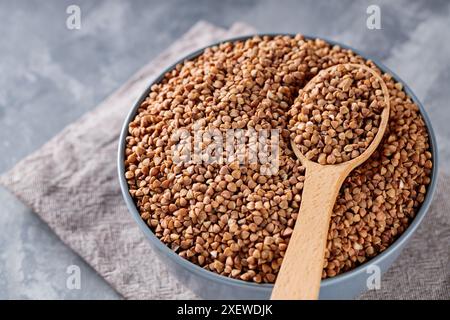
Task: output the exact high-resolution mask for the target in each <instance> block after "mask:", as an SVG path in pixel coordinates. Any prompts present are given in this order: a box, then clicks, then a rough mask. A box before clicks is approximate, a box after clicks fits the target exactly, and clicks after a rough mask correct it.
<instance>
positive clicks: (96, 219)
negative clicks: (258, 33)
mask: <svg viewBox="0 0 450 320" xmlns="http://www.w3.org/2000/svg"><path fill="white" fill-rule="evenodd" d="M252 32H254V29H253V28H251V27H249V26H246V25H243V24H236V25H234V26H233V27H231V29H230V30H224V29H221V28H218V27H216V26H213V25H211V24H208V23H205V22H200V23H198V24H196V25H195V26H194V27H193V28H191V29H190V30H189V31H188V32H187V33H186V34H185V35H184V36H182V37H181V38H180V39H179V40H178V41H176V42H175V43H174V44H173V45H172V46H171V47H170V48H168V49H167V50H166V51H165V52H164V53H162V54H161V55H160V56H159V57H157V58H156V59H154V60H153V61H152V62H150V63H149V64H147V65H146V66H144V68H143V69H141V70H140V71H138V72H137V73H136V74H135V75H134V76H132V77H131V78H130V80H128V81H127V82H126V83H125V84H124V85H123V86H122V87H121V88H120V89H118V90H117V91H116V92H115V93H113V94H112V95H111V96H110V97H108V98H107V99H106V100H105V101H104V102H102V103H101V104H100V105H99V106H98V107H97V108H96V109H94V110H93V111H92V112H89V113H87V114H86V115H85V116H83V117H82V118H81V119H79V120H78V121H76V122H75V123H73V124H71V125H69V126H68V127H66V128H65V129H64V130H63V131H62V132H61V133H60V134H58V135H57V136H56V137H54V138H53V139H52V140H50V141H49V142H48V143H47V144H45V145H44V146H43V147H42V148H41V149H39V150H38V151H36V152H35V153H33V154H32V155H30V156H28V157H27V158H25V159H24V160H22V161H21V162H19V163H18V164H17V165H16V166H15V167H14V168H13V169H12V170H11V171H9V172H7V173H6V174H4V175H3V176H2V177H1V178H0V183H1V184H3V185H4V186H6V188H7V189H9V190H10V191H11V192H12V193H13V194H15V195H16V196H17V197H18V198H20V199H21V200H22V201H23V202H24V203H25V204H26V205H28V206H30V207H31V208H32V209H33V210H34V212H36V214H38V215H39V216H40V217H41V218H42V219H43V220H44V221H45V222H46V223H47V224H48V225H49V226H50V228H51V229H52V230H53V231H54V232H55V233H56V234H57V235H58V236H59V237H60V238H61V240H62V241H64V242H65V243H66V244H67V245H68V246H70V247H71V248H72V249H73V250H74V251H75V252H77V253H78V254H79V255H80V256H81V257H83V258H84V259H85V260H86V261H87V262H88V263H89V264H90V265H91V266H92V267H93V268H94V269H95V270H96V271H97V272H98V273H99V274H100V275H101V276H103V277H104V279H105V280H106V281H107V282H108V283H110V284H111V286H112V287H113V288H115V289H116V290H117V291H118V292H119V293H120V294H122V295H123V297H125V298H127V299H193V298H196V297H195V295H194V294H193V293H192V292H191V291H189V290H188V289H187V288H185V287H183V286H182V285H181V284H180V283H179V282H178V281H177V280H176V279H175V278H174V277H173V276H172V275H171V274H169V273H168V271H167V270H166V268H165V266H164V265H163V264H161V263H160V262H159V261H158V259H156V258H155V253H154V252H153V251H152V250H151V248H150V245H149V244H148V242H147V240H146V239H145V237H144V235H143V233H142V232H141V231H140V230H139V229H138V227H137V225H136V223H135V222H134V221H133V219H132V217H131V215H130V214H129V213H128V212H127V209H126V207H125V204H124V201H123V200H122V196H121V193H120V189H119V184H118V181H117V173H116V152H117V142H118V137H119V132H120V128H121V126H122V123H123V121H124V119H125V116H126V114H127V112H128V111H129V109H130V108H131V106H132V104H133V102H134V100H135V99H136V98H137V97H138V96H139V95H140V94H141V93H142V92H143V90H144V89H145V88H146V86H148V84H149V83H150V81H151V80H152V79H153V78H154V77H156V76H158V74H159V73H160V72H161V71H162V70H164V68H166V67H167V66H169V65H170V64H172V63H173V62H174V61H176V60H177V59H178V58H181V57H182V56H184V55H186V54H187V53H189V52H192V51H193V50H195V49H198V48H200V47H202V46H205V45H207V44H209V43H211V42H214V41H217V40H219V39H224V38H228V37H233V36H237V35H241V34H249V33H252ZM449 189H450V178H449V177H444V178H443V179H441V185H440V188H439V192H438V195H437V197H436V198H435V202H434V205H433V209H432V210H431V212H430V215H429V216H428V217H427V219H426V220H425V222H424V223H423V225H422V226H421V228H420V229H419V230H418V232H417V234H416V235H415V236H414V239H413V240H412V241H411V243H410V245H409V247H408V248H407V249H406V250H405V252H404V253H403V255H402V257H401V258H400V259H399V260H398V261H397V263H396V264H395V265H394V266H393V267H392V268H391V270H390V271H389V272H388V273H387V274H386V275H385V276H384V277H383V280H382V285H381V290H379V291H371V292H368V293H366V294H365V295H363V297H362V298H364V299H371V298H374V299H385V298H393V299H406V298H431V299H439V298H441V299H448V298H449V264H448V253H449V252H448V249H449V239H450V236H449V231H450V226H449V221H448V220H449V219H448V212H449V207H450V203H449V201H448V200H447V197H446V195H447V194H448V193H449V191H450V190H449Z"/></svg>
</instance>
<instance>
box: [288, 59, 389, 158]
mask: <svg viewBox="0 0 450 320" xmlns="http://www.w3.org/2000/svg"><path fill="white" fill-rule="evenodd" d="M384 107H385V98H384V95H383V91H382V90H381V87H380V83H379V81H378V80H377V79H376V78H375V77H374V76H373V75H372V74H371V73H370V72H369V71H367V70H365V69H363V68H354V67H351V66H349V65H346V66H344V65H340V66H339V67H338V68H332V70H323V71H321V72H320V73H319V75H318V76H317V77H315V78H314V79H313V83H310V85H308V88H304V89H301V90H300V93H299V96H298V98H297V99H296V100H295V103H294V105H293V106H292V108H291V110H290V111H289V116H290V117H291V119H290V121H289V129H290V131H291V139H292V140H293V141H294V143H296V144H297V145H298V146H299V149H300V151H301V152H302V153H303V154H304V155H305V157H306V158H307V159H309V160H313V161H316V162H318V163H320V164H335V163H341V162H345V161H349V160H351V159H354V158H356V157H358V156H359V155H360V154H361V153H363V152H364V151H365V150H366V149H367V147H368V146H369V145H370V143H371V142H372V140H373V138H374V137H375V135H376V134H377V132H378V127H379V124H380V121H381V112H382V111H383V108H384Z"/></svg>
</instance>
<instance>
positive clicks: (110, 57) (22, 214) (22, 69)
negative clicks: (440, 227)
mask: <svg viewBox="0 0 450 320" xmlns="http://www.w3.org/2000/svg"><path fill="white" fill-rule="evenodd" d="M71 4H76V5H78V6H80V8H81V22H82V25H81V30H68V29H67V28H66V24H65V22H66V18H67V14H66V8H67V6H68V5H71ZM372 4H376V5H379V7H380V8H381V25H382V29H381V30H369V29H368V28H367V27H366V19H367V14H366V9H367V7H368V6H369V5H372ZM201 19H203V20H206V21H209V22H212V23H215V24H217V25H219V26H222V27H227V26H230V25H231V24H232V23H233V22H236V21H243V22H247V23H249V24H251V25H253V26H255V27H256V28H257V29H258V30H260V31H262V32H277V31H279V32H301V33H305V34H312V35H317V36H323V37H327V38H330V39H334V40H337V41H342V42H344V43H347V44H349V45H352V46H354V47H356V48H359V49H360V50H363V51H365V52H366V53H369V54H371V55H373V56H374V57H377V58H378V59H380V60H382V61H383V62H384V63H385V64H386V65H388V66H389V67H390V68H392V69H393V70H394V71H395V72H396V73H397V74H399V75H400V76H401V77H403V79H404V80H405V81H406V82H407V83H408V84H409V85H410V86H411V88H412V89H413V90H414V91H415V92H416V94H417V95H418V97H419V99H421V100H422V101H423V102H424V104H425V107H426V109H427V111H428V112H429V114H430V116H431V118H432V121H433V124H434V127H435V130H436V131H437V136H438V143H439V145H440V151H441V159H442V161H441V164H442V167H441V169H442V170H443V171H447V169H446V166H447V164H448V163H449V159H450V157H449V153H450V145H449V142H448V141H450V126H449V125H448V123H449V122H450V112H449V107H448V102H449V101H450V93H449V92H450V91H449V81H450V59H449V57H450V41H449V40H450V2H449V1H446V0H440V1H439V0H433V1H425V0H424V1H409V0H398V1H376V0H371V1H350V0H343V1H325V0H324V1H318V0H310V1H294V0H291V1H270V0H249V1H225V0H221V1H207V0H200V1H198V0H197V1H194V0H190V1H187V0H185V1H119V0H117V1H75V0H71V1H57V0H47V1H37V0H36V1H23V0H22V1H7V0H2V1H0V21H1V22H0V23H1V37H2V38H1V40H0V72H1V74H0V88H1V89H0V154H1V157H0V173H1V172H5V171H7V170H8V169H9V168H11V167H12V166H13V165H14V163H16V162H17V161H18V160H20V159H21V158H22V157H24V156H26V155H27V154H29V153H31V152H32V151H34V150H36V149H37V148H39V146H41V145H42V144H43V143H45V142H46V141H47V140H48V139H49V138H51V137H52V136H54V135H55V134H56V133H58V132H59V131H60V130H61V129H62V128H63V127H65V126H66V125H67V124H69V123H71V122H72V121H74V120H75V119H77V118H78V117H80V116H81V115H82V114H83V113H85V112H86V111H88V110H90V109H92V108H94V107H95V106H96V105H97V104H98V103H99V102H100V101H101V100H102V99H104V98H105V97H106V96H107V95H108V94H109V93H111V92H112V91H113V90H114V89H116V88H117V87H118V86H120V84H121V83H123V82H124V81H125V80H126V79H127V78H128V77H129V76H130V75H131V74H133V72H135V71H136V70H137V69H138V68H139V67H140V66H142V65H143V64H144V63H146V62H147V61H148V60H149V59H151V58H152V57H154V56H156V55H157V54H158V53H159V52H160V51H161V50H163V49H164V48H165V47H167V46H168V45H169V44H170V43H171V42H172V41H173V40H174V39H176V38H177V37H179V36H180V35H181V34H183V33H184V32H185V31H186V30H187V29H188V28H189V27H190V26H192V25H193V24H194V23H195V22H196V21H198V20H201ZM74 264H75V265H78V266H79V267H80V269H81V280H82V282H81V284H82V285H81V289H80V290H69V289H67V287H66V279H67V276H68V274H67V273H66V269H67V267H68V266H69V265H74ZM16 298H25V299H45V298H50V299H78V298H85V299H110V298H112V299H117V298H120V297H119V296H118V295H117V293H115V292H114V290H112V289H111V288H110V287H109V286H108V285H107V284H106V283H105V282H104V281H103V280H102V279H101V278H100V277H99V276H98V275H97V274H96V273H95V271H94V270H92V269H91V268H90V267H89V266H87V265H86V264H85V263H83V261H82V260H81V259H80V258H79V257H78V256H77V255H76V254H75V253H73V252H72V251H71V250H70V249H68V248H67V247H66V246H65V245H64V244H63V243H62V242H61V241H60V240H59V239H58V238H57V237H56V236H55V235H54V234H53V233H52V232H51V230H50V229H49V228H48V227H47V226H46V225H45V224H44V223H43V222H42V221H40V220H39V219H38V218H37V217H36V216H35V215H34V214H33V212H31V211H30V210H29V209H28V208H26V207H24V205H23V204H21V202H20V201H19V200H17V199H16V198H14V197H13V196H12V195H10V194H9V193H8V192H7V191H5V190H4V189H1V188H0V299H16Z"/></svg>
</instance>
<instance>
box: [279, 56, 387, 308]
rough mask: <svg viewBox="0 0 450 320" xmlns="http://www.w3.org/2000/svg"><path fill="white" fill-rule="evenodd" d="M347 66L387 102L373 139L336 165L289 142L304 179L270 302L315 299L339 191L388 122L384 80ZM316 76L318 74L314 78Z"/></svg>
mask: <svg viewBox="0 0 450 320" xmlns="http://www.w3.org/2000/svg"><path fill="white" fill-rule="evenodd" d="M346 65H348V66H350V67H352V68H363V69H364V70H367V71H369V72H370V73H371V74H372V75H373V76H374V77H376V79H378V81H379V83H380V85H381V89H382V90H383V95H384V98H385V103H386V106H385V107H384V109H383V111H382V113H381V123H380V126H379V128H378V132H377V134H376V135H375V138H374V139H373V140H372V142H371V143H370V145H369V146H368V148H367V149H366V150H365V151H364V152H363V153H362V154H361V155H360V156H358V157H357V158H354V159H352V160H350V161H346V162H342V163H339V164H333V165H321V164H319V163H317V162H313V161H311V160H308V159H306V157H305V156H304V155H303V154H302V153H301V152H300V150H299V149H298V147H297V146H296V144H295V143H294V142H293V141H291V146H292V149H293V151H294V153H295V155H296V156H297V157H298V159H299V160H300V161H301V163H302V165H303V166H304V167H305V170H306V176H305V182H304V186H303V192H302V202H301V206H300V211H299V214H298V217H297V221H296V223H295V227H294V231H293V233H292V235H291V238H290V240H289V246H288V248H287V251H286V254H285V255H284V258H283V263H282V265H281V268H280V271H279V272H278V276H277V279H276V282H275V286H274V288H273V291H272V297H271V298H272V300H278V299H306V300H313V299H317V298H318V296H319V290H320V281H321V278H322V270H323V264H324V259H325V247H326V243H327V236H328V228H329V224H330V218H331V212H332V210H333V207H334V204H335V202H336V197H337V195H338V192H339V189H340V187H341V185H342V183H343V182H344V180H345V178H346V177H347V175H348V174H349V173H350V172H351V171H352V170H353V169H354V168H356V167H357V166H359V165H360V164H362V163H363V162H364V161H366V160H367V159H368V158H369V157H370V155H371V154H372V153H373V152H374V151H375V149H376V148H377V147H378V144H379V143H380V141H381V139H382V138H383V134H384V132H385V129H386V126H387V123H388V119H389V109H390V105H389V92H388V89H387V87H386V84H385V83H384V81H383V79H382V78H381V77H380V76H379V75H378V74H377V73H376V72H375V71H374V70H372V69H371V68H369V67H367V66H364V65H359V64H346ZM338 66H339V65H336V66H333V67H330V68H328V69H325V70H323V72H329V71H332V69H334V68H337V67H338ZM319 75H320V73H319V74H318V75H316V77H317V76H319ZM316 77H314V78H313V79H312V80H311V81H310V82H308V84H307V85H306V86H305V88H304V89H305V90H307V89H308V88H309V86H310V85H314V83H315V78H316Z"/></svg>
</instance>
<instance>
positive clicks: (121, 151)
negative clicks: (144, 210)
mask: <svg viewBox="0 0 450 320" xmlns="http://www.w3.org/2000/svg"><path fill="white" fill-rule="evenodd" d="M255 36H258V37H264V36H269V37H275V36H290V37H294V36H296V34H293V33H255V34H248V35H243V36H238V37H232V38H228V39H224V40H220V41H216V42H214V43H212V44H209V45H206V46H204V47H202V48H200V49H197V50H195V51H194V52H192V53H190V54H188V55H186V56H184V57H182V58H180V59H178V60H177V61H176V62H174V63H172V64H171V65H170V66H168V67H167V68H165V69H164V70H163V71H161V73H160V74H159V75H158V76H157V77H155V78H153V79H152V80H151V81H150V84H149V85H148V86H147V88H146V89H145V90H144V92H143V93H142V94H141V95H140V96H139V98H137V99H136V100H135V102H134V104H133V107H132V108H131V109H130V111H129V112H128V115H127V116H126V118H125V121H124V123H123V125H122V128H121V132H120V138H119V146H118V157H117V172H118V175H119V184H120V189H121V192H122V196H123V198H124V200H125V203H126V206H127V208H128V211H129V212H130V213H131V215H132V216H133V218H134V220H135V221H136V223H137V224H138V225H139V227H140V229H141V230H142V232H144V234H145V235H146V237H147V238H148V239H149V240H150V241H151V242H152V243H153V244H154V245H155V247H156V249H157V250H158V251H160V252H162V253H164V254H166V255H167V256H168V257H169V258H170V259H171V260H172V261H173V262H175V263H177V264H178V265H180V266H181V267H183V268H186V269H188V270H189V271H190V272H192V273H194V274H196V275H198V276H200V277H203V278H206V279H209V280H211V281H214V282H219V283H222V284H225V285H235V286H244V287H247V288H248V289H252V290H257V291H268V290H269V291H270V290H271V289H272V288H273V284H269V283H264V284H260V283H255V282H249V281H244V280H240V279H234V278H230V277H226V276H223V275H220V274H217V273H215V272H212V271H209V270H206V269H204V268H202V267H200V266H198V265H196V264H195V263H193V262H190V261H188V260H187V259H185V258H182V257H180V256H179V255H178V254H176V253H175V252H174V251H173V250H172V249H170V248H169V247H168V246H167V245H165V244H164V243H163V242H162V241H161V240H159V238H158V237H156V235H155V234H154V233H153V232H152V230H151V229H150V227H149V226H148V225H147V224H146V222H145V221H144V220H143V219H142V218H141V216H140V214H139V211H138V210H137V208H136V205H135V203H134V200H133V199H132V197H131V195H130V193H129V191H128V183H127V181H126V179H125V165H124V162H125V145H126V143H125V139H126V137H127V136H128V125H129V123H130V122H131V121H132V120H133V118H134V117H135V115H136V112H137V110H138V108H139V106H140V105H141V103H142V102H143V101H144V99H145V98H146V97H147V96H148V94H149V93H150V91H151V87H152V86H153V85H154V84H156V83H159V82H160V81H161V80H162V79H163V78H164V76H165V74H166V73H167V72H170V71H171V70H173V69H174V68H175V67H176V66H177V65H178V64H180V63H183V62H185V61H188V60H192V59H194V58H196V57H197V56H199V55H200V54H201V53H203V52H204V50H205V49H207V48H210V47H214V46H217V45H220V44H222V43H225V42H237V41H245V40H247V39H249V38H252V37H255ZM303 37H304V38H305V39H307V40H315V39H320V40H323V41H325V42H327V43H328V44H330V45H331V46H339V47H341V48H343V49H347V50H351V51H352V52H353V53H355V54H356V55H359V56H361V57H363V58H364V59H366V60H370V61H372V62H373V63H375V65H376V66H377V67H378V68H379V69H380V70H382V71H383V72H384V73H389V74H390V75H391V76H392V77H393V79H395V80H396V81H397V82H399V83H401V84H402V85H403V89H404V91H405V92H406V94H408V95H409V97H410V98H411V99H412V101H413V102H414V103H415V104H416V105H417V106H418V107H419V112H420V114H421V115H422V118H423V119H424V122H425V126H426V129H427V131H428V135H429V140H430V152H431V153H432V157H433V167H432V172H431V177H430V179H431V181H430V184H429V185H428V187H427V193H426V196H425V200H424V202H423V203H422V205H421V206H420V208H419V210H418V212H417V213H416V216H415V217H414V219H413V220H412V222H411V223H410V225H409V226H408V228H407V229H406V230H405V231H404V232H403V233H402V235H401V236H400V237H398V238H397V239H396V240H395V241H394V242H393V243H392V244H391V245H390V246H389V247H388V248H387V249H386V250H384V251H383V252H381V253H380V254H378V255H377V256H375V257H374V258H372V259H370V260H368V261H366V262H364V263H363V264H361V265H359V266H357V267H356V268H353V269H351V270H350V271H347V272H344V273H342V274H339V275H337V276H335V277H332V278H326V279H324V280H322V281H321V285H320V288H321V290H322V289H324V288H326V287H331V286H334V285H336V284H338V283H340V282H344V281H346V280H348V279H349V278H352V277H355V276H358V275H361V274H362V273H366V270H367V268H368V266H370V265H377V264H378V262H380V261H382V260H385V259H387V258H388V257H389V256H391V255H392V254H394V252H396V251H397V250H398V249H401V248H402V247H403V245H404V244H405V243H406V242H407V241H408V239H409V238H410V237H411V236H412V234H413V233H414V232H415V230H416V229H417V228H418V226H419V225H420V223H421V222H422V220H423V219H424V217H425V215H426V214H427V212H428V210H429V207H430V205H431V202H432V199H433V196H434V193H435V191H436V185H437V180H438V171H439V165H438V164H439V155H438V153H439V152H438V145H437V140H436V136H435V133H434V130H433V126H432V123H431V120H430V118H429V116H428V114H427V112H426V110H425V108H424V106H423V105H422V103H421V102H420V100H419V99H418V98H417V97H416V95H415V94H414V93H413V91H412V90H411V89H410V88H409V86H408V85H407V84H406V83H405V82H404V81H403V80H402V79H401V78H400V77H399V76H398V75H397V74H395V73H394V72H392V70H391V69H389V68H388V67H386V66H385V65H384V64H383V63H381V62H379V61H378V60H377V59H373V58H371V57H369V56H368V55H366V54H365V53H363V52H361V51H359V50H357V49H354V48H353V47H351V46H348V45H345V44H342V43H340V42H337V41H333V40H329V39H327V38H325V37H316V36H315V35H303Z"/></svg>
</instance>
